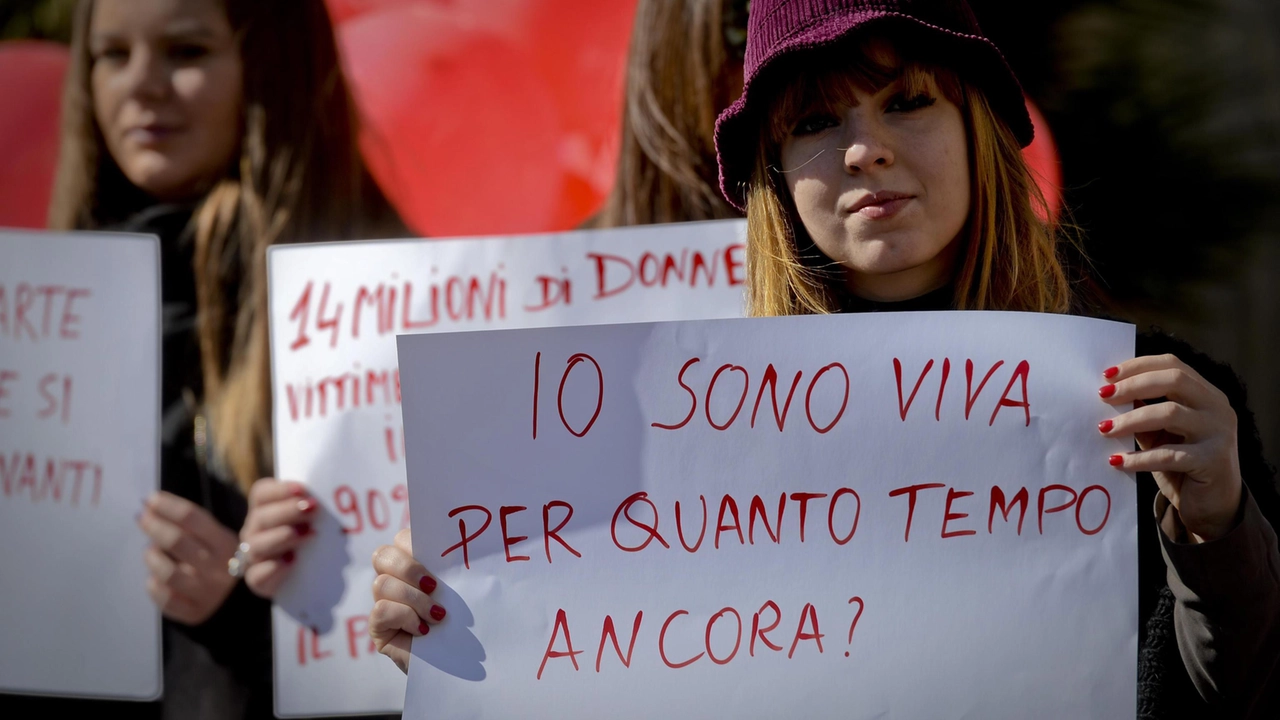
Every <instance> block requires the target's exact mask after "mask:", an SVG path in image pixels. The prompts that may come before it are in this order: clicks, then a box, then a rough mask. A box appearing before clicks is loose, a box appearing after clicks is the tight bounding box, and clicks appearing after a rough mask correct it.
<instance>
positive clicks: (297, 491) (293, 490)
mask: <svg viewBox="0 0 1280 720" xmlns="http://www.w3.org/2000/svg"><path fill="white" fill-rule="evenodd" d="M289 494H290V495H292V496H293V497H303V496H305V495H306V494H307V491H306V490H303V489H302V488H301V487H299V486H297V485H294V486H292V487H290V488H289Z"/></svg>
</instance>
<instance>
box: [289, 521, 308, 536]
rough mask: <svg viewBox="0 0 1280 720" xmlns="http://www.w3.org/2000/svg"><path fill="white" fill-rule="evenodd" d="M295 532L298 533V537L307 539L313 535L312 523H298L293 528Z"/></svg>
mask: <svg viewBox="0 0 1280 720" xmlns="http://www.w3.org/2000/svg"><path fill="white" fill-rule="evenodd" d="M293 531H294V532H296V533H298V537H305V536H307V535H310V534H311V523H298V524H297V525H294V526H293Z"/></svg>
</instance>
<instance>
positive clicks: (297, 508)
mask: <svg viewBox="0 0 1280 720" xmlns="http://www.w3.org/2000/svg"><path fill="white" fill-rule="evenodd" d="M318 507H319V504H318V503H317V502H316V501H315V499H314V498H312V497H311V496H310V495H308V494H307V488H306V486H304V485H303V484H302V483H297V482H284V481H282V480H275V479H272V478H262V479H261V480H258V481H257V482H255V483H254V484H253V485H252V486H250V488H249V515H248V516H247V517H246V518H245V520H244V527H242V528H241V529H240V541H241V542H242V543H246V544H247V545H248V546H249V551H248V555H249V557H248V561H249V567H248V569H247V570H245V573H244V581H245V584H247V585H248V586H249V589H250V590H252V591H253V593H254V594H255V595H257V596H258V597H264V598H267V599H271V598H273V597H275V594H276V592H277V591H278V590H279V589H280V586H281V585H282V584H283V583H284V581H285V578H287V577H288V576H289V571H290V570H291V569H292V568H293V560H294V551H295V550H297V549H298V546H300V545H301V544H302V542H303V541H304V540H305V539H306V538H307V537H308V536H309V535H311V533H312V528H311V520H312V518H313V517H314V516H315V514H316V508H318Z"/></svg>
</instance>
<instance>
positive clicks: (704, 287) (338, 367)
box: [268, 221, 746, 716]
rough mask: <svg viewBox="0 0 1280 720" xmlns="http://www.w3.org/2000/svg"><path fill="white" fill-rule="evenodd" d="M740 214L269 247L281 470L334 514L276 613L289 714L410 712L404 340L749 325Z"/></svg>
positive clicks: (278, 661) (279, 685) (319, 526)
mask: <svg viewBox="0 0 1280 720" xmlns="http://www.w3.org/2000/svg"><path fill="white" fill-rule="evenodd" d="M744 233H745V224H744V223H743V222H741V221H725V222H709V223H687V224H679V225H661V226H650V227H641V228H627V229H618V230H600V231H586V232H572V233H559V234H550V235H535V236H529V237H506V238H491V239H463V240H411V241H395V242H363V243H322V244H314V245H292V246H280V247H274V248H272V249H271V250H270V251H269V253H268V262H269V268H270V306H271V349H272V352H271V357H272V385H273V392H274V398H275V411H274V415H275V417H274V423H275V448H276V476H277V477H280V478H283V479H290V480H300V481H303V482H305V483H307V484H308V485H309V487H310V488H311V491H312V492H313V494H314V495H315V497H316V498H317V499H318V500H319V501H320V503H321V507H322V513H323V514H322V517H321V518H320V519H319V521H318V522H315V523H312V525H313V528H314V529H315V531H316V536H315V537H313V538H312V539H311V540H310V541H308V543H307V545H306V546H305V547H304V548H303V549H302V550H301V551H300V552H299V553H298V556H297V561H296V567H295V568H294V571H293V574H292V577H291V579H290V581H289V583H288V584H287V585H286V587H285V588H283V590H282V592H281V594H280V595H279V596H278V597H277V598H276V602H277V605H276V607H275V609H274V611H273V633H274V638H275V642H274V647H275V679H276V694H275V697H276V713H277V714H278V715H281V716H310V715H332V714H353V713H374V712H399V710H400V708H401V707H402V703H403V700H404V687H405V679H404V676H403V675H402V674H401V673H400V672H399V671H398V670H396V668H395V666H394V665H393V664H392V663H391V662H390V661H389V660H388V659H387V658H385V657H383V656H381V655H378V654H377V653H376V651H375V650H374V647H373V644H372V642H371V641H370V639H369V635H368V622H367V620H368V615H369V611H370V610H371V609H372V607H373V599H372V592H371V586H372V583H373V578H374V573H373V569H372V566H371V564H370V560H369V558H370V556H371V555H372V554H373V551H374V550H375V549H376V548H377V547H378V546H380V545H384V544H388V543H390V542H392V539H393V537H394V535H395V533H396V531H398V530H399V529H400V528H402V527H405V525H406V524H407V522H408V518H409V506H408V496H407V493H406V489H405V475H404V453H403V438H402V433H401V429H400V404H399V402H400V380H399V374H398V372H397V370H396V346H395V335H396V334H400V333H432V332H441V331H457V330H473V329H475V330H478V329H493V328H519V327H542V326H549V325H566V324H587V323H602V322H627V321H636V322H639V321H655V320H673V319H702V318H722V317H738V316H741V314H742V305H743V302H742V281H743V276H744V273H745V270H746V268H745V266H744V265H743V263H744V256H743V247H742V242H743V237H744Z"/></svg>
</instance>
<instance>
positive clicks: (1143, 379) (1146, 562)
mask: <svg viewBox="0 0 1280 720" xmlns="http://www.w3.org/2000/svg"><path fill="white" fill-rule="evenodd" d="M1031 137H1032V125H1031V121H1030V119H1029V117H1028V115H1027V111H1026V109H1025V105H1024V101H1023V97H1022V92H1021V88H1020V86H1019V84H1018V81H1017V80H1016V79H1015V78H1014V76H1013V74H1012V72H1011V71H1010V70H1009V68H1008V66H1007V64H1006V63H1005V61H1004V59H1003V57H1002V56H1001V55H1000V53H999V51H998V50H997V49H996V47H995V46H994V45H993V44H992V43H991V42H990V41H989V40H987V39H986V38H985V37H984V36H983V35H982V32H981V30H980V28H979V27H978V25H977V22H976V21H975V19H974V16H973V13H972V11H971V10H970V9H969V7H968V6H967V4H966V3H964V2H963V1H962V0H932V1H929V2H906V1H905V0H904V1H902V2H896V1H893V0H874V1H872V0H756V1H755V2H754V3H752V7H751V18H750V22H749V31H748V40H747V52H746V81H745V89H744V91H743V95H742V97H741V98H740V99H739V100H738V101H737V102H735V103H734V104H733V105H732V106H730V107H729V109H728V110H726V111H725V112H724V113H723V114H721V116H720V118H719V121H718V123H717V128H716V145H717V149H718V154H719V165H720V181H721V183H720V184H721V189H722V191H723V192H724V194H725V196H726V198H727V199H728V200H729V202H730V203H731V204H732V205H733V206H734V207H736V208H738V209H740V210H743V211H745V212H746V214H747V222H748V243H747V267H748V279H747V291H748V301H749V305H750V308H751V311H752V314H754V315H757V316H776V315H795V314H808V313H833V312H863V311H881V310H947V309H978V310H982V309H986V310H1021V311H1032V312H1056V313H1062V312H1071V311H1073V310H1074V311H1079V309H1080V306H1081V304H1082V303H1080V302H1079V300H1078V298H1076V297H1075V296H1074V292H1073V286H1072V283H1071V282H1070V279H1069V273H1068V271H1067V269H1066V268H1065V267H1064V261H1063V259H1062V255H1063V252H1062V248H1061V247H1060V245H1061V244H1062V236H1061V234H1060V232H1059V230H1058V228H1056V227H1055V226H1054V225H1052V224H1051V223H1047V222H1045V221H1044V220H1042V219H1041V218H1042V217H1045V216H1047V215H1048V213H1043V212H1040V213H1038V212H1037V210H1038V209H1043V208H1044V203H1043V201H1042V199H1041V197H1040V194H1039V191H1038V190H1037V187H1036V184H1035V182H1034V181H1033V179H1032V176H1031V173H1030V172H1029V170H1028V168H1027V165H1026V163H1025V161H1024V160H1023V157H1022V154H1021V152H1020V150H1021V148H1022V147H1025V146H1026V145H1027V144H1029V143H1030V141H1031ZM1140 350H1141V351H1142V352H1141V353H1140V354H1141V356H1140V357H1138V358H1136V359H1134V360H1130V361H1128V362H1125V363H1122V364H1121V365H1119V366H1118V367H1114V368H1098V372H1099V383H1100V385H1101V386H1102V387H1101V389H1100V390H1099V400H1098V401H1099V402H1102V403H1106V404H1108V405H1110V406H1113V407H1114V408H1115V415H1114V417H1113V418H1112V419H1110V420H1107V421H1104V422H1103V423H1102V424H1100V425H1099V427H1098V431H1099V432H1101V433H1102V434H1104V435H1106V436H1108V437H1116V438H1128V437H1133V438H1136V440H1137V443H1138V446H1139V448H1140V450H1138V451H1136V452H1130V453H1124V454H1118V455H1113V456H1111V457H1100V458H1097V459H1096V461H1097V462H1099V463H1109V464H1110V465H1112V466H1114V467H1116V468H1118V469H1119V470H1122V471H1125V472H1136V473H1140V474H1141V475H1140V477H1139V482H1140V492H1139V497H1140V500H1141V502H1142V503H1143V505H1144V506H1145V507H1146V508H1153V509H1154V512H1153V511H1152V509H1146V510H1142V511H1140V512H1139V518H1140V525H1141V526H1142V527H1141V528H1140V530H1139V532H1140V548H1139V556H1140V558H1141V561H1140V574H1141V578H1140V581H1141V588H1140V606H1141V611H1142V618H1141V620H1142V640H1141V651H1140V657H1139V658H1138V661H1139V676H1138V677H1139V695H1140V697H1139V710H1140V715H1141V716H1143V717H1162V718H1163V717H1173V716H1181V715H1189V716H1193V717H1207V716H1209V715H1210V714H1212V715H1213V716H1219V717H1228V716H1230V717H1241V716H1243V717H1255V718H1263V717H1267V718H1270V717H1276V716H1277V713H1280V547H1278V546H1277V539H1276V534H1275V531H1274V530H1273V525H1274V524H1275V523H1276V522H1277V521H1280V503H1278V502H1277V498H1276V492H1275V487H1274V485H1273V481H1272V474H1271V471H1270V469H1269V468H1268V467H1267V466H1266V463H1265V462H1264V461H1263V459H1262V456H1261V447H1260V443H1259V441H1258V439H1257V433H1256V429H1255V428H1254V426H1253V422H1252V416H1251V414H1250V413H1249V411H1248V409H1247V408H1246V407H1245V405H1244V401H1243V396H1244V393H1243V389H1242V388H1241V387H1240V385H1239V383H1238V381H1237V380H1236V379H1235V377H1234V375H1233V374H1232V373H1231V372H1230V370H1229V369H1226V368H1224V367H1223V366H1219V365H1216V364H1214V363H1212V362H1210V361H1207V360H1206V359H1205V358H1204V357H1203V356H1200V355H1198V354H1196V353H1194V352H1192V351H1190V350H1189V349H1187V348H1186V347H1185V346H1182V345H1180V344H1178V343H1176V342H1174V341H1172V340H1170V339H1168V338H1144V339H1143V340H1142V341H1141V343H1140ZM1148 473H1150V474H1149V475H1148ZM374 566H375V568H376V569H377V570H378V572H379V573H381V574H380V576H379V577H378V579H377V581H376V582H375V595H377V596H378V597H380V598H381V601H380V602H379V606H378V607H376V608H375V611H374V613H373V614H372V615H371V617H370V629H371V634H373V635H374V637H375V638H377V641H378V643H379V646H380V647H381V649H382V651H383V652H384V653H385V654H387V655H389V656H391V657H392V658H393V659H394V660H396V662H397V664H399V665H401V667H403V666H404V664H405V662H406V661H407V655H406V653H405V648H407V643H408V639H409V636H410V635H414V634H422V633H423V632H426V631H427V630H428V626H427V625H425V624H420V623H421V622H422V620H428V621H429V620H430V615H429V613H430V611H431V609H432V604H431V601H430V599H429V597H427V595H425V594H423V591H426V592H429V591H430V589H432V588H434V586H435V580H434V579H432V578H431V577H430V576H429V575H428V574H427V573H426V571H425V569H424V568H423V567H422V566H421V565H420V564H418V563H416V562H415V561H414V560H413V558H412V557H411V554H410V552H409V545H408V542H407V537H406V538H397V547H387V548H383V549H382V550H381V551H380V552H379V554H378V555H377V556H375V558H374Z"/></svg>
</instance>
